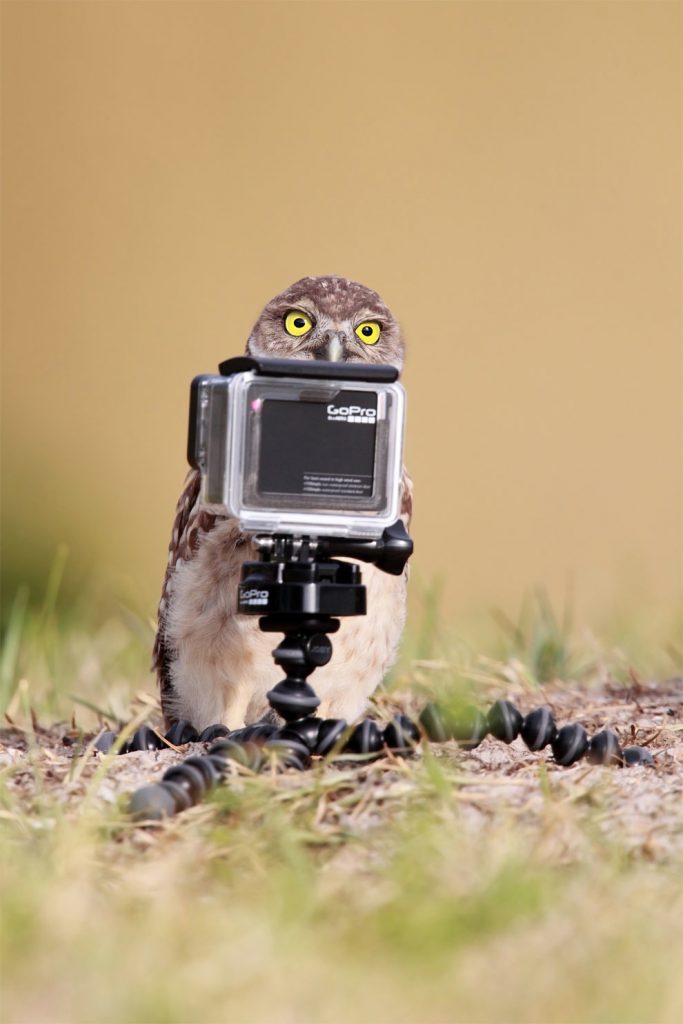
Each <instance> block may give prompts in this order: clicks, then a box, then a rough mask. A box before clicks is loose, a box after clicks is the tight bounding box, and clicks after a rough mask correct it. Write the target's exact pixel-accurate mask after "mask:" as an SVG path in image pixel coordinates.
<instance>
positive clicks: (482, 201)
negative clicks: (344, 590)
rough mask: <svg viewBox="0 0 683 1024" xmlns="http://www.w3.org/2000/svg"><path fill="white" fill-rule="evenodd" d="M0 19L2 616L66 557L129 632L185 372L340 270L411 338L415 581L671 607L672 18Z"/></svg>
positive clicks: (155, 568) (473, 597)
mask: <svg viewBox="0 0 683 1024" xmlns="http://www.w3.org/2000/svg"><path fill="white" fill-rule="evenodd" d="M2 13H3V21H4V32H3V47H4V61H3V68H4V127H3V139H4V145H3V150H4V175H3V187H4V199H3V213H4V332H3V431H2V439H3V447H4V457H3V498H4V505H5V509H4V529H3V534H4V545H5V548H4V569H5V573H6V579H7V581H8V582H7V593H8V594H9V593H11V588H12V586H13V585H14V584H15V583H16V581H17V580H19V579H22V578H25V579H30V580H32V581H34V585H36V586H38V585H39V582H40V580H41V579H42V578H43V577H44V575H45V572H46V567H47V566H48V565H49V563H50V562H51V560H52V558H53V556H54V551H55V547H56V546H57V544H58V543H59V542H60V541H65V542H66V543H67V544H68V546H69V550H70V555H69V566H70V569H69V579H70V581H71V585H72V587H73V586H74V585H75V583H77V582H78V581H79V580H81V579H83V578H85V577H86V576H87V575H88V574H91V575H94V576H96V577H98V578H100V579H101V580H106V581H107V585H108V586H109V585H110V586H111V587H112V588H114V589H117V588H120V589H121V590H122V591H126V592H128V593H130V594H133V595H135V597H134V600H137V601H139V603H140V606H141V607H142V608H144V609H145V610H146V611H148V612H150V613H151V612H152V611H153V609H154V602H155V599H156V594H157V591H158V586H159V582H160V578H161V574H162V572H163V567H164V564H165V552H166V545H167V540H168V535H169V530H170V523H171V518H172V515H173V509H174V504H175V500H176V497H177V494H178V491H179V488H180V485H181V482H182V479H183V476H184V472H185V464H184V449H185V433H186V415H187V413H186V409H187V394H188V384H189V381H190V379H191V377H192V376H193V375H195V374H196V373H199V372H205V371H212V370H214V369H215V367H216V364H217V363H218V361H219V360H220V359H223V358H225V357H227V356H229V355H232V354H236V353H238V352H240V351H241V349H242V347H243V344H244V340H245V338H246V335H247V333H248V330H249V328H250V327H251V325H252V323H253V321H254V319H255V317H256V315H257V313H258V311H259V309H260V307H261V306H262V305H263V303H264V302H265V301H266V300H267V299H268V298H269V297H270V296H271V295H272V294H274V293H275V292H277V291H279V290H280V289H281V288H283V287H284V286H286V285H287V284H289V283H290V282H292V281H293V280H295V279H296V278H298V277H300V276H302V275H304V274H316V273H339V274H344V275H347V276H350V277H353V278H356V279H358V280H360V281H363V282H365V283H367V284H368V285H370V286H372V287H374V288H376V289H377V290H378V291H380V292H381V294H382V295H383V297H384V298H385V299H386V301H387V302H388V303H389V304H390V305H391V306H392V308H393V309H394V310H395V312H396V314H397V315H398V316H399V318H400V319H401V320H402V322H403V325H404V328H405V333H406V335H407V338H408V345H409V360H408V368H407V372H406V375H405V382H406V385H407V388H408V394H409V403H410V405H409V409H410V419H409V436H408V464H409V466H410V469H411V470H412V472H413V474H414V476H415V480H416V515H415V526H414V533H415V538H416V544H417V554H416V556H415V560H414V567H415V574H416V578H417V580H418V582H419V584H420V586H426V585H427V584H428V582H429V581H430V580H431V579H433V578H434V577H435V576H436V575H439V574H440V575H442V576H444V577H445V580H446V591H445V600H446V606H447V608H448V609H449V610H450V611H451V612H453V613H457V612H462V611H463V610H464V609H468V608H472V607H475V606H486V605H492V604H500V605H502V606H503V607H506V608H508V609H510V610H514V609H515V608H516V607H517V606H518V604H519V600H520V597H521V594H522V593H523V591H524V590H526V589H527V588H529V587H530V586H532V585H534V584H537V583H542V584H544V585H546V586H547V587H548V588H549V590H550V592H551V594H552V595H554V596H555V597H558V596H560V595H562V593H563V592H564V590H565V588H566V587H567V586H568V585H569V584H572V585H573V588H574V593H575V601H576V604H577V605H578V607H579V609H581V610H583V611H584V612H585V613H586V614H592V613H594V612H595V611H596V610H598V609H604V608H606V607H608V606H609V605H610V604H613V603H615V602H618V601H620V600H621V599H622V598H623V595H624V594H625V593H630V594H631V595H632V596H633V599H634V600H636V601H640V602H643V603H648V604H653V605H654V604H657V605H661V606H662V607H666V606H667V605H670V604H671V603H672V602H673V600H674V599H675V598H676V597H677V596H680V592H681V577H682V566H683V525H682V521H681V499H682V497H683V495H682V465H683V463H682V448H683V445H682V432H681V423H682V420H681V385H682V383H683V373H682V349H681V328H682V326H683V325H682V314H681V273H682V266H681V222H682V212H683V204H682V197H681V155H682V129H681V84H682V82H681V5H680V4H678V3H657V2H645V3H638V2H621V3H619V2H607V3H591V2H575V3H571V2H569V3H551V2H545V3H515V2H504V3H488V2H486V3H435V4H431V3H424V2H421V3H360V4H356V3H345V2H344V3H314V4H309V3H293V4H291V3H202V2H196V0H193V2H191V3H164V2H152V3H146V2H133V3H118V2H108V3H95V2H91V3H88V2H85V3H76V2H74V3H70V2H69V3H63V2H59V0H51V2H49V3H31V2H21V3H5V4H4V5H3V12H2ZM418 590H419V588H418Z"/></svg>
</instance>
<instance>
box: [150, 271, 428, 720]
mask: <svg viewBox="0 0 683 1024" xmlns="http://www.w3.org/2000/svg"><path fill="white" fill-rule="evenodd" d="M293 311H294V312H295V313H296V314H297V316H296V317H295V318H294V319H295V320H298V321H299V322H300V324H301V326H300V327H297V326H294V327H291V324H292V323H293V321H290V329H292V330H294V331H296V330H302V332H303V333H302V334H301V335H300V336H293V335H292V334H290V333H288V330H287V328H286V327H285V320H286V317H287V315H288V314H290V313H292V312H293ZM309 323H310V327H309V326H308V324H309ZM367 324H373V325H377V326H378V327H379V331H377V330H376V328H375V327H374V326H373V328H372V332H369V331H367V330H366V331H365V332H364V331H363V327H364V325H367ZM376 336H377V338H376V340H374V339H375V337H376ZM364 339H365V340H364ZM370 339H372V343H370ZM246 351H247V353H248V354H251V355H262V356H272V357H279V358H296V359H328V360H335V361H346V362H374V363H391V364H393V365H395V366H397V367H398V368H399V369H401V368H402V366H403V358H404V344H403V340H402V338H401V333H400V328H399V325H398V323H397V322H396V320H395V319H394V317H393V316H392V314H391V312H390V310H389V309H388V308H387V306H386V305H385V304H384V302H383V301H382V300H381V298H380V297H379V295H377V293H376V292H373V291H371V290H370V289H369V288H366V287H364V286H363V285H361V284H358V283H356V282H354V281H348V280H347V279H345V278H340V277H306V278H303V279H302V280H301V281H297V282H296V283H295V284H293V285H291V286H290V287H289V288H288V289H286V290H285V291H284V292H282V293H281V294H280V295H278V296H276V297H275V298H274V299H272V300H271V301H270V302H269V303H268V304H267V306H266V307H265V308H264V310H263V311H262V313H261V314H260V316H259V318H258V320H257V321H256V324H255V325H254V328H253V330H252V332H251V334H250V336H249V340H248V342H247V346H246ZM199 482H200V481H199V473H198V472H197V471H196V470H193V471H192V472H190V473H189V475H188V477H187V480H186V482H185V487H184V490H183V492H182V494H181V496H180V499H179V501H178V505H177V508H176V515H175V520H174V523H173V531H172V536H171V543H170V546H169V556H168V566H167V569H166V576H165V579H164V586H163V591H162V595H161V601H160V603H159V618H158V629H157V635H156V640H155V645H154V656H153V667H154V668H155V669H156V672H157V676H158V680H159V685H160V692H161V704H162V709H163V712H164V716H165V718H166V721H167V723H168V724H170V723H171V722H174V721H176V720H178V719H180V718H185V719H188V720H189V721H190V722H192V723H193V725H194V726H195V727H196V728H197V729H202V728H204V727H206V726H207V725H211V724H214V723H216V722H222V723H224V724H225V725H227V726H229V727H230V728H238V727H239V726H241V725H243V724H245V723H248V722H253V721H256V720H257V719H259V718H260V717H262V716H263V715H264V713H265V712H266V711H267V710H268V702H267V699H266V692H267V691H268V690H269V689H271V688H272V686H273V685H274V684H275V683H276V682H278V680H279V679H280V678H281V677H282V672H281V670H279V669H278V668H277V667H276V666H275V664H274V663H273V661H272V658H271V656H270V652H271V651H272V649H273V647H274V646H275V644H274V638H273V637H272V636H268V635H264V634H262V633H261V632H260V631H259V628H258V620H257V619H256V618H255V617H252V616H246V615H239V614H238V613H237V607H236V605H237V585H238V582H239V576H240V569H241V566H242V563H243V562H244V561H245V560H247V559H250V558H254V557H255V551H254V548H253V545H252V543H251V541H250V538H249V535H248V534H245V533H243V532H242V531H241V530H240V528H239V525H238V523H237V521H236V520H235V519H232V518H230V517H228V516H226V515H225V510H224V509H223V507H222V506H212V505H202V504H201V503H200V502H199ZM411 514H412V481H411V480H410V477H409V476H408V474H407V473H406V472H405V471H404V475H403V481H402V495H401V516H402V518H403V519H404V521H405V522H406V525H407V524H408V523H409V521H410V516H411ZM363 578H364V582H365V585H366V587H367V590H368V610H369V614H368V615H367V616H359V617H357V618H353V619H343V620H342V624H341V627H340V629H339V632H338V633H337V634H335V636H334V656H333V658H332V661H331V662H330V663H329V664H328V665H326V666H325V667H324V668H321V669H318V670H317V671H316V673H315V678H314V685H315V689H316V692H317V693H318V696H319V697H320V698H321V701H322V703H321V707H320V714H321V715H323V716H326V717H327V716H329V717H341V718H347V719H348V720H350V721H352V720H353V719H355V718H357V717H358V716H359V715H360V714H362V712H363V709H364V707H365V705H366V703H367V700H368V698H369V696H370V695H371V694H372V693H373V691H374V690H375V689H376V687H377V686H378V685H379V683H380V682H381V681H382V678H383V676H384V675H385V673H386V672H387V670H388V669H389V668H390V667H391V665H392V664H393V661H394V659H395V656H396V651H397V648H398V643H399V640H400V637H401V633H402V630H403V624H404V619H405V599H406V582H407V572H406V574H404V575H403V576H400V577H395V576H388V575H387V574H385V573H382V572H380V571H379V570H378V569H376V568H375V567H374V566H365V567H364V568H363Z"/></svg>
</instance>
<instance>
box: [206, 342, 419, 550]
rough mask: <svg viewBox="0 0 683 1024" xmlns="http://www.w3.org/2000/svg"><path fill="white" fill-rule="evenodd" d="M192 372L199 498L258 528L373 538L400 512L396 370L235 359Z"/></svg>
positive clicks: (401, 412)
mask: <svg viewBox="0 0 683 1024" xmlns="http://www.w3.org/2000/svg"><path fill="white" fill-rule="evenodd" d="M219 369H220V374H216V375H213V374H210V375H209V374H207V375H202V376H199V377H195V379H194V380H193V381H192V386H191V392H190V424H189V438H188V461H189V462H190V465H191V466H193V467H195V468H196V469H198V470H199V472H200V474H201V493H200V500H201V501H202V503H203V504H206V505H212V506H216V505H219V506H222V507H223V508H224V509H225V511H226V513H227V514H228V515H230V516H234V517H235V518H236V519H238V520H239V523H240V526H241V528H242V529H243V530H247V531H249V532H255V533H277V534H282V533H284V534H293V535H300V536H334V537H361V538H378V537H380V536H381V535H382V533H383V531H384V530H385V528H386V527H388V526H390V525H391V524H392V523H394V522H395V521H396V519H397V518H398V515H399V499H400V484H401V472H402V461H403V430H404V416H405V394H404V391H403V388H402V387H401V385H400V384H399V383H398V380H397V378H398V371H397V370H396V368H395V367H393V366H383V365H375V366H373V365H368V364H363V363H327V362H322V361H313V360H311V361H309V360H298V359H260V358H251V357H239V358H237V359H229V360H227V361H226V362H224V363H221V365H220V367H219Z"/></svg>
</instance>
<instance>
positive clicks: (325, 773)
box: [0, 679, 683, 862]
mask: <svg viewBox="0 0 683 1024" xmlns="http://www.w3.org/2000/svg"><path fill="white" fill-rule="evenodd" d="M503 695H504V696H506V697H508V698H509V699H511V700H513V701H514V703H515V704H516V705H517V706H518V707H519V709H520V710H521V711H522V712H523V713H526V712H528V711H530V710H531V709H532V708H533V707H537V706H539V705H540V704H545V705H547V706H548V707H550V709H551V710H552V712H553V714H554V716H555V718H556V721H557V722H558V724H564V723H567V722H580V723H581V724H582V725H584V726H585V727H586V729H587V730H588V732H589V734H592V733H594V732H596V731H597V730H598V729H601V728H604V727H607V726H609V727H610V728H611V729H614V730H615V731H616V733H617V734H618V736H619V738H620V741H621V743H622V745H624V746H626V745H629V744H638V745H641V746H646V747H648V748H649V749H650V750H651V752H652V754H653V757H654V766H653V767H635V768H624V769H619V768H606V767H605V768H603V767H594V766H590V765H588V764H587V763H586V762H585V761H584V762H579V763H578V764H576V765H574V766H572V767H571V768H561V767H559V766H557V765H556V764H555V763H554V762H553V759H552V755H551V754H550V753H549V751H543V752H541V753H540V754H534V753H530V752H529V751H528V750H527V748H526V747H525V745H524V743H523V742H522V740H521V739H517V740H515V742H514V743H512V744H510V745H509V746H506V745H505V744H503V743H500V742H498V741H496V740H493V739H492V738H490V737H488V738H486V739H485V740H484V741H483V742H482V743H481V745H480V746H479V747H477V748H476V749H475V750H473V751H469V752H465V751H462V750H461V749H460V748H459V747H458V746H457V745H456V744H455V743H446V744H443V745H438V746H437V745H435V746H432V747H431V748H430V750H431V752H432V753H433V754H434V757H435V762H436V765H437V766H438V767H439V769H440V770H441V771H442V773H443V774H444V776H445V777H446V778H447V779H448V781H449V784H450V786H451V791H452V795H453V799H454V800H455V801H457V803H458V806H459V810H460V814H461V820H462V822H463V827H464V828H466V829H467V830H473V831H475V832H477V831H479V832H482V833H486V831H487V830H490V829H493V828H497V827H500V826H501V823H502V822H507V821H509V820H510V819H511V818H513V819H514V822H515V828H517V829H521V830H522V831H523V832H525V833H527V835H528V838H531V839H533V838H534V837H536V839H537V841H538V843H539V844H546V845H547V847H548V849H547V851H546V853H547V855H548V857H549V859H551V860H553V861H555V862H568V861H572V860H574V859H576V858H577V857H578V858H580V857H581V852H582V850H581V846H582V843H583V841H584V833H583V832H582V830H579V829H577V828H576V827H575V825H576V821H577V816H578V818H579V820H581V821H584V822H586V823H589V824H590V825H591V826H592V827H593V830H594V831H597V832H598V833H600V834H602V835H604V836H605V837H606V838H610V839H615V840H618V841H619V842H620V843H621V845H622V847H623V849H625V850H626V851H627V852H629V853H631V854H632V855H634V856H639V857H644V858H647V859H650V860H655V861H658V862H667V861H672V860H677V859H679V858H681V856H683V680H679V679H674V680H669V681H667V682H666V683H662V684H654V683H653V684H637V685H634V687H632V688H631V689H624V688H622V687H619V688H617V687H611V686H609V685H607V686H603V687H601V688H599V689H585V688H582V687H579V686H576V687H574V686H571V685H561V686H559V685H558V686H554V687H546V688H544V689H543V690H542V691H540V692H538V691H537V692H534V693H529V692H526V691H521V690H520V691H519V692H513V691H511V690H510V689H508V690H507V692H506V693H505V694H495V695H493V696H503ZM386 703H387V704H390V705H391V707H392V708H396V707H397V706H402V707H403V708H404V709H405V710H406V711H407V712H408V713H411V712H412V713H414V712H415V709H416V708H415V706H413V701H412V699H410V698H406V699H405V700H404V701H402V700H401V699H400V697H399V698H398V699H396V696H395V695H392V697H391V700H390V701H389V700H387V702H386ZM93 739H94V737H93V735H90V736H83V735H81V734H79V733H77V732H76V731H75V730H73V729H71V728H69V727H68V726H66V725H56V726H53V727H51V728H42V727H40V725H38V724H37V723H34V725H33V727H32V729H31V730H29V731H25V730H21V729H17V728H14V727H12V728H6V729H4V730H2V731H0V769H1V770H2V771H3V774H4V775H5V776H6V778H7V780H8V785H9V787H10V790H11V792H12V793H13V794H14V795H15V796H16V798H17V801H18V804H19V806H20V807H21V808H22V810H23V811H24V812H28V813H29V814H34V815H35V816H36V819H37V820H38V818H40V816H41V814H43V817H42V818H41V821H42V827H46V825H47V824H49V822H46V821H45V818H44V811H45V806H46V805H47V804H49V803H50V802H51V803H52V805H53V806H54V803H55V802H56V804H57V805H58V806H60V807H62V808H63V809H65V810H66V812H67V813H69V812H71V811H72V810H73V811H76V809H77V808H78V807H79V806H80V805H81V804H82V802H83V801H84V800H85V799H86V798H87V799H89V800H92V801H94V802H95V803H100V804H114V803H117V802H119V801H121V800H122V799H123V798H125V796H126V795H127V794H129V793H131V792H133V791H134V790H135V789H137V788H138V787H140V786H142V785H145V784H146V783H148V782H151V781H154V780H156V779H159V778H160V776H161V775H162V774H163V772H164V771H165V770H166V769H167V768H168V767H169V766H170V765H172V764H175V763H177V762H179V761H181V760H183V759H184V758H185V757H188V756H189V755H190V754H197V753H199V754H201V753H203V752H204V749H205V748H204V746H203V745H202V744H190V745H188V746H185V747H183V748H182V749H179V750H171V749H169V750H164V751H149V752H140V753H133V754H127V755H124V756H109V757H104V756H103V755H102V754H99V753H98V752H96V751H95V750H94V748H93V745H92V741H93ZM423 768H424V763H423V759H422V757H421V756H420V755H419V754H418V755H417V756H416V757H414V758H411V759H408V760H406V761H404V760H401V759H397V758H393V757H387V758H383V759H382V760H380V761H378V762H375V763H374V764H372V765H358V764H349V763H341V764H339V763H338V764H335V765H330V766H328V767H326V768H320V769H318V778H319V781H321V783H322V790H323V794H322V796H319V797H318V798H317V799H318V806H317V811H316V815H315V824H316V828H317V829H318V830H319V831H320V833H322V834H325V833H330V832H336V831H338V830H344V831H349V830H351V831H359V830H366V829H368V828H372V827H375V826H377V825H381V823H382V820H383V818H384V817H385V816H386V815H387V814H389V813H395V812H396V811H397V810H400V806H401V804H402V802H405V801H406V800H409V799H410V798H411V796H412V797H414V796H415V795H416V793H417V792H418V791H419V787H420V786H421V785H424V773H423V772H422V769H423ZM244 777H245V776H244V773H240V772H235V773H234V775H233V777H232V780H231V781H230V783H229V784H231V785H237V786H240V785H241V784H242V782H243V779H244ZM305 779H306V775H303V776H302V775H300V774H297V773H294V772H286V773H284V774H283V775H281V776H278V777H277V778H271V779H270V780H269V784H270V785H274V786H276V787H277V788H278V789H279V791H280V792H281V794H282V796H283V797H286V794H287V793H290V794H292V795H294V794H295V793H296V792H297V790H298V789H301V788H302V787H304V786H305V785H306V783H305V781H304V780H305ZM570 808H571V813H565V812H566V811H567V810H568V809H570Z"/></svg>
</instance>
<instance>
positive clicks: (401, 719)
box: [382, 715, 420, 757]
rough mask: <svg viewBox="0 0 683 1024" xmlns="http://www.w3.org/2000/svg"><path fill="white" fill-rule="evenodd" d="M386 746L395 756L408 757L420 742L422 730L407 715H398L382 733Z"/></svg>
mask: <svg viewBox="0 0 683 1024" xmlns="http://www.w3.org/2000/svg"><path fill="white" fill-rule="evenodd" d="M382 739H383V741H384V746H385V747H387V748H388V749H389V750H390V751H391V752H392V753H393V754H398V755H399V756H400V757H407V756H408V755H409V754H412V753H414V752H415V748H416V746H417V745H418V743H419V742H420V730H419V729H418V727H417V726H416V725H415V722H413V721H412V720H411V719H410V718H408V716H407V715H396V717H395V718H393V719H392V720H391V721H390V722H389V724H388V725H386V726H385V727H384V731H383V733H382Z"/></svg>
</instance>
